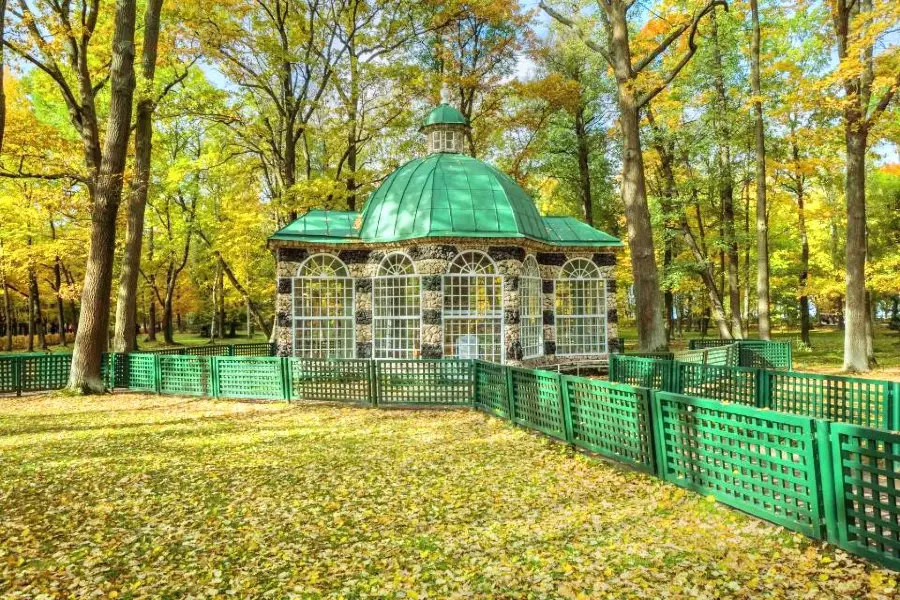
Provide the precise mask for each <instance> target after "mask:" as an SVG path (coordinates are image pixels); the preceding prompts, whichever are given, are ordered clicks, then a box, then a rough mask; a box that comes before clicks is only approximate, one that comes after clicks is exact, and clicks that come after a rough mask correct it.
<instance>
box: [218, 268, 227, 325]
mask: <svg viewBox="0 0 900 600" xmlns="http://www.w3.org/2000/svg"><path fill="white" fill-rule="evenodd" d="M217 300H218V303H217V304H216V326H217V330H218V332H219V339H220V340H224V339H225V279H224V275H223V273H222V270H219V297H218V299H217Z"/></svg>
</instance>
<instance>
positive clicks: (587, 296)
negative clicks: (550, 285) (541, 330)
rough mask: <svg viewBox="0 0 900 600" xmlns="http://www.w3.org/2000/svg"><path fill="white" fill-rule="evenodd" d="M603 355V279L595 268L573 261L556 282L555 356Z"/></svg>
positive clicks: (604, 349)
mask: <svg viewBox="0 0 900 600" xmlns="http://www.w3.org/2000/svg"><path fill="white" fill-rule="evenodd" d="M605 352H606V280H605V279H603V278H602V277H601V276H600V269H598V268H597V265H595V264H594V263H592V262H591V261H590V260H588V259H586V258H575V259H572V260H570V261H569V262H567V263H566V264H565V265H563V268H562V271H561V272H560V275H559V279H557V280H556V354H557V355H579V354H581V355H583V354H604V353H605Z"/></svg>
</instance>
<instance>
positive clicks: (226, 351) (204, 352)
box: [182, 345, 268, 356]
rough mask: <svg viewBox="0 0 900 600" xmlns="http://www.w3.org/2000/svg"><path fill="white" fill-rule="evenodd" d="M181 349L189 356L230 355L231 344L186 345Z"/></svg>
mask: <svg viewBox="0 0 900 600" xmlns="http://www.w3.org/2000/svg"><path fill="white" fill-rule="evenodd" d="M183 350H184V352H182V354H186V355H189V356H232V354H231V346H215V345H209V346H186V347H185V348H183ZM266 356H268V354H267V355H266Z"/></svg>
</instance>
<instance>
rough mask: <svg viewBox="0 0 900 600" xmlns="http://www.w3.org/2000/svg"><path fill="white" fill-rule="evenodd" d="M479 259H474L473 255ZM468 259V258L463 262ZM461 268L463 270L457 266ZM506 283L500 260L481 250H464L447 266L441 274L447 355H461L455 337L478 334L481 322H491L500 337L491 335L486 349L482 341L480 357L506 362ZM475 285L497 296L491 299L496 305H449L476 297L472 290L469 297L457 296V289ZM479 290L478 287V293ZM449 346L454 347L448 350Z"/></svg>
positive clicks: (443, 342) (449, 356) (488, 296)
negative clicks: (486, 349)
mask: <svg viewBox="0 0 900 600" xmlns="http://www.w3.org/2000/svg"><path fill="white" fill-rule="evenodd" d="M470 258H471V259H476V260H477V265H476V264H475V262H474V261H472V260H469V259H470ZM462 261H465V262H462ZM456 269H459V270H456ZM503 284H504V277H503V275H501V274H500V271H499V269H498V268H497V264H496V263H495V262H494V261H493V260H492V259H491V257H490V256H488V255H487V254H485V253H484V252H480V251H478V250H464V251H462V252H460V253H459V254H457V255H456V257H455V258H454V259H453V260H452V261H451V262H450V264H449V265H448V267H447V272H446V273H445V274H444V276H443V277H442V278H441V287H442V292H441V320H442V332H441V345H442V348H443V354H444V356H445V357H447V358H451V357H456V356H458V355H459V349H458V348H456V342H455V341H454V340H453V339H452V338H453V337H455V338H456V340H458V339H459V338H460V337H462V336H471V335H475V336H477V335H478V334H477V331H478V329H479V326H485V325H486V326H488V327H489V328H491V329H493V330H495V331H497V332H498V333H497V334H496V337H493V338H492V339H491V343H490V344H489V348H490V350H489V351H488V352H487V353H484V352H483V351H482V349H481V344H480V343H479V345H478V349H477V352H478V358H480V359H482V360H488V361H493V362H499V363H504V362H506V325H505V323H504V321H505V319H504V315H503V309H504V306H503ZM472 286H474V288H475V289H476V290H478V289H483V290H484V294H485V297H487V298H490V297H491V293H492V292H493V297H494V298H496V300H494V301H493V302H491V304H492V306H493V308H492V309H490V310H486V311H482V310H479V309H478V308H477V307H475V308H474V309H459V310H453V309H452V308H450V309H448V301H449V303H450V306H451V307H452V306H453V304H454V299H455V303H456V304H459V305H462V304H463V303H464V301H463V298H465V304H468V299H470V298H471V297H472V294H471V292H470V291H469V292H468V293H467V294H466V296H465V297H463V296H453V295H452V294H453V293H454V290H457V291H461V290H462V289H463V288H465V289H466V290H467V291H468V290H470V289H471V288H472ZM477 295H478V292H477V291H476V296H477ZM448 349H449V350H450V351H449V352H448Z"/></svg>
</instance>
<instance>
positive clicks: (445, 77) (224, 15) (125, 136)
mask: <svg viewBox="0 0 900 600" xmlns="http://www.w3.org/2000/svg"><path fill="white" fill-rule="evenodd" d="M842 2H843V0H842ZM842 2H837V3H829V4H827V5H826V4H823V3H819V2H805V1H804V2H797V3H788V4H784V3H771V2H768V1H766V0H764V1H759V2H757V1H756V0H754V1H753V2H735V3H731V4H730V6H729V8H728V10H727V11H725V10H724V6H723V3H720V2H699V3H694V2H676V3H654V4H652V5H645V4H644V3H631V2H619V3H617V2H602V3H600V4H599V5H596V6H595V5H590V6H588V5H584V6H581V12H578V10H577V9H578V8H579V7H578V5H577V4H576V5H574V7H573V6H568V5H567V6H566V8H565V9H564V8H563V5H561V4H560V5H556V4H553V3H547V4H546V6H545V10H544V11H537V10H531V11H529V10H528V9H527V8H526V7H525V6H523V5H519V4H518V3H516V2H514V1H503V2H499V3H498V2H465V3H463V2H450V3H432V2H424V3H422V2H409V0H378V1H376V2H368V3H366V2H360V1H358V0H215V1H213V0H204V1H203V2H193V3H186V4H184V5H183V6H178V5H169V4H165V3H160V2H159V0H139V1H138V0H119V1H118V2H114V1H113V0H64V1H63V2H56V1H54V2H48V1H46V0H9V2H8V6H7V10H6V14H5V19H4V28H3V32H4V36H3V42H2V43H3V46H4V49H5V53H4V60H5V62H6V63H7V65H8V67H9V71H8V72H7V73H6V76H5V77H4V79H3V88H4V92H5V96H6V106H7V110H6V116H5V120H3V125H4V129H3V131H4V135H3V147H2V154H0V208H2V210H0V283H2V292H3V300H2V302H0V319H2V330H3V345H4V346H6V345H12V344H14V343H15V344H16V345H21V346H22V347H23V348H27V347H28V346H29V344H31V345H32V346H33V347H35V348H40V347H41V344H42V339H43V340H44V342H43V343H46V344H47V345H51V344H55V343H57V342H62V341H63V340H65V342H66V343H67V344H69V345H71V344H72V342H73V338H74V335H75V332H76V330H77V331H78V335H79V337H80V339H81V340H83V342H81V347H82V349H81V350H79V351H78V352H77V354H78V357H79V358H78V360H77V361H76V362H77V364H78V367H77V369H76V373H75V374H74V375H73V386H75V387H78V388H81V389H89V388H91V386H92V384H91V382H92V381H95V380H94V379H93V377H94V376H95V375H96V372H97V370H98V369H99V363H97V362H96V361H95V360H94V358H91V359H87V358H83V357H86V356H87V355H88V354H90V355H91V356H92V357H95V358H96V357H98V356H99V352H100V351H101V350H102V349H103V348H105V347H106V346H107V345H108V344H109V343H110V342H109V339H108V337H109V331H110V327H109V319H110V315H111V312H112V305H113V302H116V303H117V304H118V307H117V310H116V318H115V319H114V321H115V326H116V328H117V332H116V335H115V338H114V340H113V343H114V345H115V346H116V347H121V348H129V347H132V345H133V344H135V343H137V344H141V343H144V340H145V339H147V338H150V339H153V338H156V337H158V338H159V339H160V340H161V341H169V342H171V341H176V336H177V335H178V334H179V333H180V332H189V331H193V332H194V333H195V334H200V333H201V332H202V333H203V334H204V335H209V334H210V333H212V334H214V335H215V336H222V335H229V334H230V333H231V331H232V330H235V331H237V329H238V328H240V329H241V330H242V331H244V332H245V333H244V334H246V333H247V332H249V331H250V330H254V331H256V332H259V333H266V332H268V331H269V330H270V329H271V325H272V322H273V318H274V306H273V297H274V294H273V286H274V281H275V275H274V272H273V269H274V265H273V261H272V260H271V256H270V254H269V253H268V250H267V249H266V247H265V238H266V237H267V236H268V235H269V234H270V233H271V232H272V231H274V230H275V229H276V228H278V227H279V226H282V225H284V224H286V223H287V222H289V221H290V220H291V219H292V218H293V217H295V216H296V215H299V214H302V213H303V212H305V211H306V210H309V209H311V208H335V209H349V210H359V209H361V207H362V205H363V203H364V201H365V199H366V198H367V197H368V194H369V193H370V192H371V190H372V189H374V187H375V186H377V185H378V183H380V181H381V180H382V179H383V178H384V177H385V176H386V175H387V174H388V173H389V172H390V171H392V170H393V169H395V168H396V167H397V166H399V165H400V164H402V163H403V162H405V161H406V160H408V159H410V158H413V157H414V156H417V155H419V154H420V153H421V152H423V144H422V142H421V140H420V139H419V137H418V135H417V133H416V129H417V123H418V121H419V120H420V119H421V118H422V116H423V115H424V114H425V112H426V111H427V110H428V108H430V107H431V106H432V105H433V104H434V103H436V102H437V101H439V98H440V92H441V90H442V88H444V89H446V90H447V91H448V92H449V96H450V100H451V102H453V103H454V104H456V105H457V106H458V107H459V108H460V109H461V110H462V111H463V112H464V113H465V114H466V115H468V116H469V118H470V119H471V120H472V123H473V125H474V128H473V135H472V138H471V139H470V140H469V151H470V152H471V153H472V154H474V155H476V156H478V157H480V158H483V159H485V160H489V161H491V162H494V163H496V164H498V165H499V166H501V167H502V168H503V169H505V170H506V171H507V172H509V173H510V174H512V175H513V176H514V177H515V178H517V179H518V180H519V181H520V183H522V184H523V185H524V186H525V187H526V188H527V189H528V190H529V191H530V192H531V193H532V194H533V195H534V197H535V199H536V201H537V202H538V205H539V206H540V207H541V209H542V210H543V211H545V212H546V213H548V214H549V213H552V214H570V215H576V216H579V217H581V218H583V219H585V220H586V221H588V222H593V224H594V225H595V226H597V227H599V228H601V229H604V230H607V231H609V232H611V233H613V234H616V235H620V236H622V237H626V236H627V237H628V239H629V240H630V248H629V250H628V251H627V257H628V259H627V260H625V261H623V262H622V263H620V264H621V267H620V272H621V276H622V278H623V279H622V285H621V286H620V292H619V293H620V299H619V300H620V304H619V305H620V318H622V319H623V320H624V319H626V318H634V319H635V322H636V324H637V328H638V331H639V335H640V338H641V343H642V346H643V347H644V348H646V349H652V348H657V347H660V346H662V345H665V344H666V342H667V340H669V339H671V338H673V337H677V336H678V335H679V334H681V333H684V331H685V330H686V329H696V330H699V331H702V332H705V333H709V334H713V335H715V334H718V335H722V336H725V337H729V336H730V337H741V336H745V335H752V336H756V335H761V336H764V335H765V329H766V328H765V322H766V316H765V313H766V310H765V309H766V308H768V311H769V320H770V321H771V327H772V328H775V329H778V328H781V327H787V326H796V327H797V328H798V329H799V331H800V333H799V338H800V339H801V340H802V341H803V342H804V343H805V344H810V343H814V336H811V335H810V332H811V330H813V329H814V328H815V327H816V326H817V325H818V324H820V323H833V324H834V325H835V326H840V324H842V323H844V322H846V344H845V345H846V351H845V358H846V360H845V363H846V365H845V366H846V367H847V368H850V369H857V370H862V369H866V368H868V367H869V365H870V364H871V362H872V360H873V359H877V357H875V356H873V355H872V348H873V345H872V344H871V341H870V340H871V336H872V335H873V333H874V332H875V331H876V329H874V328H873V327H872V322H873V321H877V320H880V319H884V320H888V319H890V318H891V317H892V316H894V317H895V319H897V320H900V315H896V313H897V312H898V311H900V307H898V306H897V305H898V301H897V298H898V297H900V289H898V285H897V281H898V280H900V263H898V258H897V256H898V252H897V250H896V249H897V247H898V241H900V240H897V239H896V232H897V231H898V230H900V227H898V225H900V223H898V222H897V219H896V215H897V214H898V208H900V204H898V202H900V200H898V194H900V183H898V181H900V170H898V167H897V163H898V157H897V146H896V140H897V139H898V136H900V129H898V127H900V126H898V120H897V108H896V102H895V96H896V88H897V85H898V81H897V73H898V72H900V64H898V51H897V44H896V37H895V35H893V32H894V31H895V29H896V24H897V22H898V21H900V13H898V8H897V7H896V6H895V3H891V2H886V1H884V0H873V1H871V2H843V3H842ZM0 8H2V4H0ZM547 13H549V14H550V15H551V16H547ZM131 21H133V22H134V27H135V29H136V34H132V33H131V27H132V25H131ZM157 21H158V29H157V27H154V22H157ZM157 31H158V36H156V41H155V46H156V52H154V37H155V34H156V32H157ZM892 36H893V37H892ZM129 42H131V43H129ZM133 60H138V66H137V68H136V73H132V72H131V71H130V68H129V64H130V63H131V62H132V61H133ZM134 80H136V82H137V83H136V88H135V89H136V91H135V93H134V101H133V102H132V101H131V100H130V99H129V95H130V94H131V92H130V91H129V89H130V87H131V86H132V82H133V81H134ZM132 131H133V132H134V135H135V144H134V145H131V144H129V143H128V140H129V139H130V133H131V132H132ZM151 139H152V140H153V143H152V144H151ZM125 184H129V186H130V187H129V192H130V194H129V202H128V210H127V211H119V210H118V204H119V198H120V196H121V187H122V185H125ZM143 205H146V207H147V210H146V213H144V212H143V211H142V210H141V206H143ZM142 216H143V222H141V220H140V217H142ZM763 276H765V278H766V279H767V283H764V281H763ZM113 277H117V278H119V283H120V285H119V286H118V290H117V291H116V293H115V294H113V293H112V289H111V285H110V284H111V281H112V278H113ZM632 284H633V285H632ZM765 290H768V291H767V292H766V291H765ZM767 295H768V299H766V296H767ZM210 330H211V331H210ZM29 332H30V334H29ZM138 332H140V333H138ZM13 333H21V334H22V335H21V336H14V335H13ZM88 340H89V341H88ZM85 344H86V345H87V346H85ZM85 347H89V348H90V350H89V352H85V351H84V348H85Z"/></svg>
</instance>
